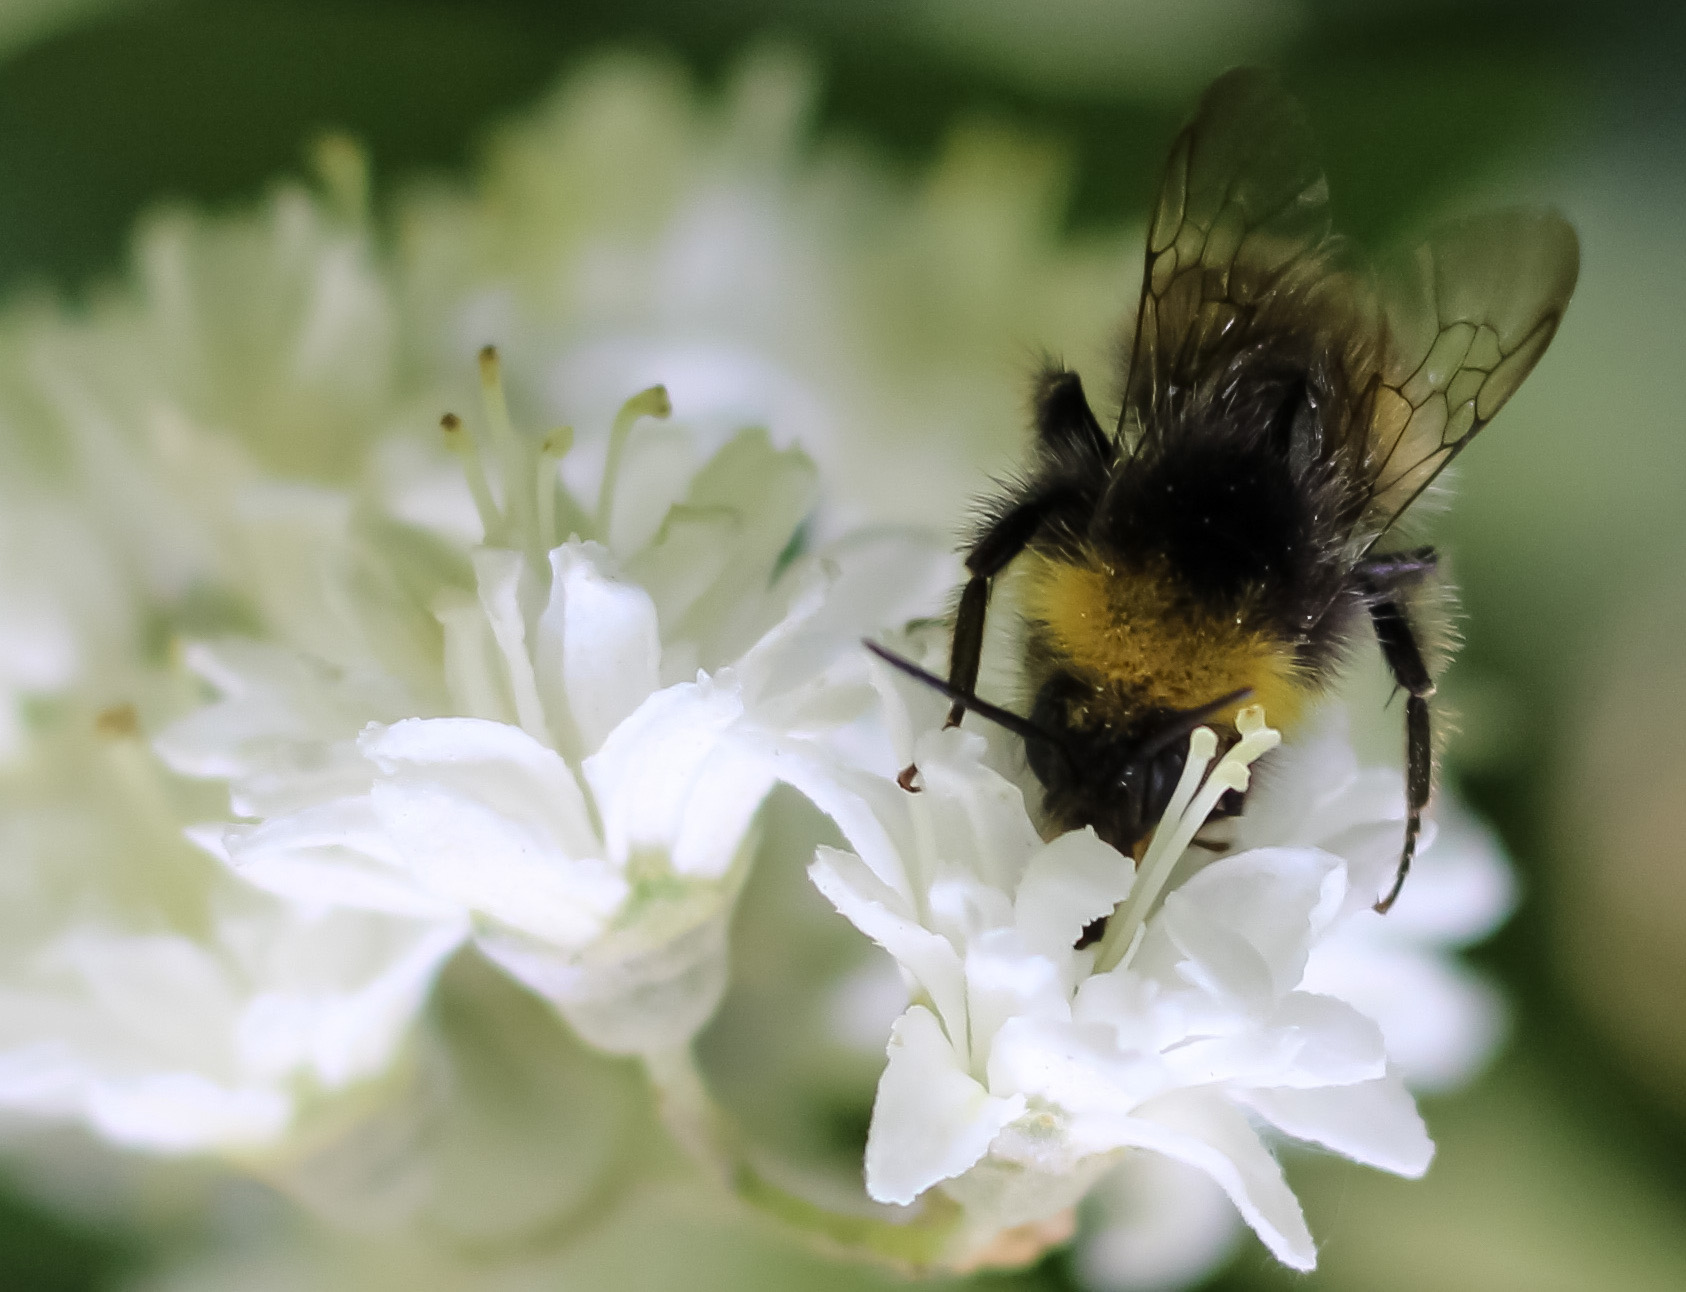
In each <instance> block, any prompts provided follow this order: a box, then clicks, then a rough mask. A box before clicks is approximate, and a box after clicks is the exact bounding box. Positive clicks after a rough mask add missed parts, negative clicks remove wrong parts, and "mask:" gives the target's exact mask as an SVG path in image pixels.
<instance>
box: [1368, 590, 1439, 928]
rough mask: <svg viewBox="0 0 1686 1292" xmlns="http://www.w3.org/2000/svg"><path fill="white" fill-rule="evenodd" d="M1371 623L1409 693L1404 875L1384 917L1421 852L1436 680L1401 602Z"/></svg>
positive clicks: (1382, 609) (1384, 604) (1388, 599)
mask: <svg viewBox="0 0 1686 1292" xmlns="http://www.w3.org/2000/svg"><path fill="white" fill-rule="evenodd" d="M1395 586H1397V584H1396V585H1395ZM1370 619H1371V622H1372V623H1374V624H1375V627H1376V639H1377V640H1378V641H1379V642H1380V643H1381V647H1382V657H1383V658H1384V659H1385V660H1387V666H1388V668H1389V670H1390V671H1391V672H1392V673H1393V680H1394V681H1395V682H1397V683H1398V684H1399V685H1400V687H1401V688H1402V689H1403V690H1404V691H1405V694H1406V700H1405V848H1404V850H1403V851H1402V852H1401V853H1400V855H1399V871H1398V873H1397V874H1395V875H1394V877H1393V887H1392V888H1390V889H1388V891H1387V896H1385V897H1383V898H1382V899H1381V901H1379V902H1377V903H1376V910H1378V911H1380V912H1381V913H1382V914H1384V915H1385V914H1387V911H1388V908H1389V907H1391V906H1392V905H1393V903H1394V900H1395V899H1396V898H1397V897H1398V896H1399V890H1400V889H1401V888H1403V887H1404V886H1405V876H1406V875H1407V874H1409V873H1410V870H1411V859H1412V858H1413V857H1414V856H1415V855H1416V852H1417V836H1418V835H1419V834H1421V833H1422V828H1423V809H1424V808H1425V807H1427V806H1428V798H1429V793H1430V791H1431V790H1432V789H1433V788H1434V735H1433V731H1432V729H1431V728H1430V726H1429V716H1428V702H1429V700H1430V698H1432V697H1433V695H1434V679H1433V678H1431V677H1430V676H1429V675H1428V666H1427V665H1426V664H1425V663H1424V662H1423V653H1422V650H1421V648H1420V647H1419V646H1418V645H1417V636H1416V633H1415V632H1414V631H1413V629H1412V627H1411V621H1410V619H1409V618H1408V617H1407V616H1406V614H1405V609H1404V607H1403V606H1402V605H1401V604H1400V603H1399V601H1398V600H1397V599H1395V598H1394V597H1392V596H1390V595H1385V594H1384V595H1382V596H1381V597H1379V598H1377V599H1375V600H1372V601H1371V603H1370Z"/></svg>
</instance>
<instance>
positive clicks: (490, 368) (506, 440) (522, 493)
mask: <svg viewBox="0 0 1686 1292" xmlns="http://www.w3.org/2000/svg"><path fill="white" fill-rule="evenodd" d="M480 401H481V404H482V406H483V407H484V408H485V412H486V428H487V430H488V431H489V432H490V434H491V439H492V449H493V452H495V453H496V454H497V456H498V460H499V464H500V465H501V466H502V468H503V481H504V489H503V494H504V505H505V508H506V512H507V520H508V526H509V533H508V536H507V537H508V538H509V539H511V540H515V539H521V540H528V541H531V540H533V539H535V538H536V537H537V534H536V531H535V529H534V516H533V498H532V495H531V494H529V493H528V492H527V491H526V490H525V489H523V488H522V487H521V481H522V480H523V479H525V478H527V477H528V476H529V474H530V473H531V470H532V461H531V457H532V454H531V450H530V449H529V446H528V445H526V444H523V443H522V441H521V437H520V436H519V435H517V434H516V432H515V427H514V425H513V424H512V423H511V422H510V420H509V401H508V400H507V399H505V398H504V393H503V370H502V367H501V365H500V364H499V362H498V351H497V347H496V346H490V345H489V346H486V347H485V348H484V349H482V350H481V351H480ZM522 545H523V546H525V545H526V544H525V543H523V544H522Z"/></svg>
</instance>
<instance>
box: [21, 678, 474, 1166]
mask: <svg viewBox="0 0 1686 1292" xmlns="http://www.w3.org/2000/svg"><path fill="white" fill-rule="evenodd" d="M134 724H135V715H134V712H133V710H131V709H125V708H119V709H113V710H107V711H106V712H105V713H103V714H101V715H99V717H98V719H97V720H96V719H95V718H94V717H93V715H91V714H90V712H89V711H88V710H87V708H86V707H85V706H84V705H83V704H81V703H79V702H78V699H77V697H76V696H74V695H70V696H63V697H60V699H59V701H58V709H57V711H56V713H55V715H54V716H53V717H52V718H51V719H49V720H47V729H46V730H45V731H43V732H39V733H38V734H36V736H35V739H34V748H32V750H31V754H32V757H31V759H30V761H29V762H28V763H26V764H24V765H22V766H19V767H18V768H16V769H14V770H12V771H10V772H9V773H7V774H6V775H4V776H3V777H0V850H3V853H4V855H5V857H6V862H7V866H6V872H5V888H6V891H5V896H6V901H5V902H4V903H3V910H0V925H3V935H0V948H3V952H0V1108H4V1109H7V1110H9V1111H11V1112H13V1113H23V1114H28V1115H30V1116H31V1117H35V1118H46V1119H49V1120H64V1119H70V1120H75V1121H80V1122H82V1123H84V1124H86V1125H87V1126H88V1127H89V1128H90V1129H92V1130H94V1131H95V1132H97V1133H98V1134H100V1135H102V1136H103V1137H105V1138H106V1139H109V1140H111V1141H112V1142H114V1143H117V1144H120V1145H124V1146H126V1147H130V1148H141V1149H148V1150H152V1151H157V1152H186V1151H204V1150H228V1151H233V1150H241V1151H249V1150H252V1149H254V1148H257V1147H260V1146H263V1145H267V1144H269V1143H271V1142H273V1141H276V1140H278V1139H279V1138H281V1137H282V1136H283V1135H284V1134H285V1133H286V1132H288V1131H289V1130H291V1129H292V1127H293V1126H294V1124H295V1123H296V1121H297V1119H298V1117H299V1115H300V1113H301V1112H302V1111H303V1110H304V1109H306V1108H307V1107H308V1106H309V1104H310V1102H311V1100H312V1098H313V1096H314V1095H315V1094H317V1093H320V1092H325V1091H331V1090H337V1089H341V1088H344V1087H346V1086H349V1085H351V1084H353V1083H356V1082H359V1081H363V1080H366V1079H368V1078H370V1077H373V1076H375V1075H378V1074H379V1073H381V1072H382V1071H384V1070H385V1069H386V1067H387V1066H388V1065H389V1064H390V1063H391V1061H392V1058H393V1056H394V1054H395V1052H396V1051H397V1049H398V1046H399V1044H400V1043H401V1041H402V1039H403V1036H404V1032H405V1030H406V1028H407V1026H408V1023H409V1021H410V1019H411V1017H412V1016H413V1014H414V1012H415V1010H416V1008H417V1005H418V1004H419V1002H420V1000H421V999H422V998H423V997H424V996H425V995H426V992H427V990H428V987H429V985H430V984H431V981H432V979H433V976H434V974H435V972H436V971H437V969H438V968H439V966H440V964H441V963H442V962H443V960H444V958H445V957H446V956H447V955H449V953H450V952H451V950H452V949H453V947H454V946H455V945H456V943H457V941H458V940H459V939H458V938H457V937H456V936H446V935H444V934H442V933H441V931H439V930H436V929H429V928H426V927H423V926H418V925H415V924H413V923H409V922H404V921H398V920H392V919H388V918H385V917H382V916H376V915H364V914H349V913H328V912H322V911H320V910H316V911H312V910H308V909H303V908H300V907H297V906H294V905H292V904H290V903H286V902H281V901H276V900H274V899H271V898H268V897H266V896H264V895H262V894H259V893H256V892H255V891H253V890H250V889H248V888H246V886H244V885H242V884H240V883H239V882H238V881H235V880H233V879H232V878H230V877H227V876H225V875H223V874H221V873H219V871H218V869H217V867H216V866H215V865H214V863H212V862H210V861H209V860H208V859H206V858H204V857H203V856H201V855H200V854H198V852H197V851H196V850H195V849H193V848H192V847H191V846H190V845H188V844H187V842H186V841H185V840H184V839H183V837H182V828H183V826H184V824H185V817H184V811H185V809H186V808H187V806H188V803H189V802H190V801H191V800H190V799H188V800H186V801H184V798H185V796H184V794H183V787H182V786H180V785H179V784H178V783H175V782H173V781H172V778H170V777H169V775H168V774H167V773H166V772H165V771H164V769H163V768H162V767H161V766H159V765H158V764H157V762H156V760H155V759H153V757H152V755H151V754H150V753H149V751H148V750H147V749H146V748H145V746H144V745H143V744H142V743H141V741H140V740H139V739H138V735H137V731H136V729H135V725H134Z"/></svg>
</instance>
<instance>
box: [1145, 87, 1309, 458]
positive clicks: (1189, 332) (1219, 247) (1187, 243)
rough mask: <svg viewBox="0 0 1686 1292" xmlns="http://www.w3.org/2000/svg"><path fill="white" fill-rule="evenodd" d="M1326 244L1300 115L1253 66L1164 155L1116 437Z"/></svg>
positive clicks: (1203, 106) (1159, 407)
mask: <svg viewBox="0 0 1686 1292" xmlns="http://www.w3.org/2000/svg"><path fill="white" fill-rule="evenodd" d="M1328 241H1329V186H1328V182H1327V181H1326V180H1325V179H1324V176H1323V168H1322V166H1321V165H1320V164H1319V162H1318V161H1317V157H1316V150H1315V148H1314V146H1313V142H1312V136H1311V129H1310V127H1309V126H1308V125H1307V123H1306V120H1305V117H1304V115H1303V114H1302V113H1301V111H1300V109H1299V105H1298V104H1296V103H1295V102H1294V101H1293V100H1292V99H1291V98H1289V97H1288V95H1287V94H1286V93H1285V92H1284V91H1283V90H1282V89H1281V87H1280V86H1278V85H1277V83H1276V81H1275V80H1274V79H1273V78H1272V77H1271V76H1270V75H1269V74H1267V73H1265V72H1261V71H1259V70H1258V69H1256V68H1241V69H1238V70H1236V71H1233V72H1229V73H1226V74H1225V75H1224V76H1221V77H1219V78H1218V80H1216V81H1215V82H1213V84H1212V85H1211V87H1210V88H1209V89H1208V90H1207V91H1206V93H1205V95H1204V96H1203V97H1202V98H1201V100H1200V106H1199V108H1198V109H1197V110H1196V112H1195V114H1194V118H1193V120H1191V121H1190V122H1189V123H1188V125H1186V126H1184V127H1183V129H1182V132H1181V133H1180V134H1179V135H1178V136H1177V137H1176V140H1175V141H1174V142H1173V143H1172V145H1171V155H1170V159H1169V161H1168V162H1167V163H1166V168H1165V180H1164V183H1163V184H1162V186H1161V188H1160V192H1159V201H1158V204H1157V206H1156V207H1155V208H1154V212H1153V219H1152V223H1151V224H1150V226H1149V228H1148V236H1147V263H1146V266H1145V267H1144V269H1143V272H1142V297H1141V305H1140V308H1139V310H1138V311H1137V317H1136V335H1135V340H1134V342H1133V345H1132V349H1131V358H1130V368H1129V374H1128V378H1127V382H1126V388H1125V395H1124V412H1123V416H1122V418H1121V421H1120V425H1121V427H1122V425H1123V423H1124V422H1126V421H1130V420H1132V419H1133V420H1134V421H1135V423H1136V425H1137V426H1151V425H1154V424H1155V421H1156V419H1157V418H1158V417H1159V416H1160V415H1162V414H1163V413H1164V412H1165V409H1166V406H1167V401H1168V400H1169V399H1170V398H1171V397H1173V396H1174V394H1175V392H1177V391H1178V390H1186V389H1187V388H1188V387H1189V386H1191V385H1192V384H1193V383H1194V381H1195V380H1196V379H1197V378H1198V376H1199V375H1200V374H1201V373H1202V371H1204V370H1205V368H1206V367H1207V359H1208V356H1209V354H1210V353H1211V352H1212V350H1213V349H1215V348H1216V347H1217V346H1218V345H1219V344H1220V343H1221V342H1222V341H1223V339H1224V338H1225V337H1226V336H1230V335H1232V333H1233V330H1234V328H1233V325H1234V324H1235V323H1236V321H1237V320H1238V319H1245V318H1250V317H1251V315H1252V314H1253V313H1255V312H1256V311H1257V310H1258V309H1259V307H1260V306H1261V305H1262V304H1263V303H1264V301H1265V299H1266V298H1267V297H1268V296H1269V294H1270V293H1271V291H1272V289H1273V288H1274V287H1275V286H1276V285H1277V284H1278V283H1281V282H1282V281H1283V280H1284V279H1285V278H1287V277H1288V276H1290V275H1291V274H1292V273H1293V271H1294V270H1295V269H1296V268H1297V267H1304V266H1305V265H1306V262H1307V261H1308V260H1317V259H1318V258H1319V256H1318V253H1319V252H1320V251H1321V249H1322V248H1323V247H1324V245H1325V244H1326V243H1328Z"/></svg>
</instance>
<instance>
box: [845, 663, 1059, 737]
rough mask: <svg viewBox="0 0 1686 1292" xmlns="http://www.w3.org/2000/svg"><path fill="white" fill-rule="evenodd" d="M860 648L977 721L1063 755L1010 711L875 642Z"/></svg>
mask: <svg viewBox="0 0 1686 1292" xmlns="http://www.w3.org/2000/svg"><path fill="white" fill-rule="evenodd" d="M861 644H862V645H864V646H865V647H866V648H867V649H868V650H869V651H871V652H872V653H873V654H874V655H876V656H878V658H879V659H881V660H883V661H884V662H885V663H886V664H888V665H890V667H892V668H898V669H900V670H901V671H902V672H904V673H906V674H907V675H908V676H909V677H911V678H913V679H914V680H915V681H919V682H923V683H924V684H925V685H926V686H928V687H930V688H931V689H932V690H933V691H940V692H942V694H944V695H946V696H947V697H948V698H949V699H951V700H958V701H959V702H960V703H961V704H963V705H965V706H966V707H967V708H968V709H970V710H971V711H972V712H973V713H975V714H977V715H978V717H980V718H988V719H989V720H990V721H991V722H993V723H995V724H996V725H998V726H1002V727H1005V728H1007V730H1008V731H1010V732H1012V733H1013V734H1014V735H1015V736H1022V737H1024V739H1026V740H1045V741H1047V742H1048V743H1049V744H1051V745H1053V746H1054V747H1055V748H1056V749H1059V750H1061V751H1062V752H1063V751H1064V746H1063V745H1062V744H1061V743H1060V740H1059V737H1057V736H1055V735H1053V734H1052V733H1051V732H1047V731H1044V730H1043V729H1042V728H1041V727H1039V726H1037V725H1036V724H1035V723H1034V722H1032V721H1031V720H1030V719H1029V718H1026V717H1023V716H1022V715H1020V714H1017V713H1014V712H1012V711H1011V710H1010V709H1003V708H999V707H998V706H996V705H993V704H991V703H989V701H987V700H980V699H978V697H977V696H975V695H973V694H971V693H970V692H968V691H962V690H961V689H960V688H959V687H957V686H955V685H954V684H953V683H952V682H948V681H945V680H944V679H942V678H940V677H938V676H937V675H936V674H935V673H931V672H927V671H926V670H925V669H922V668H920V667H919V665H917V664H915V663H914V662H913V661H912V660H910V659H903V658H902V657H901V656H900V655H898V654H896V653H895V652H894V651H892V650H888V649H886V648H885V647H883V646H880V645H879V644H878V643H877V642H873V641H865V640H864V639H863V641H862V643H861Z"/></svg>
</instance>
